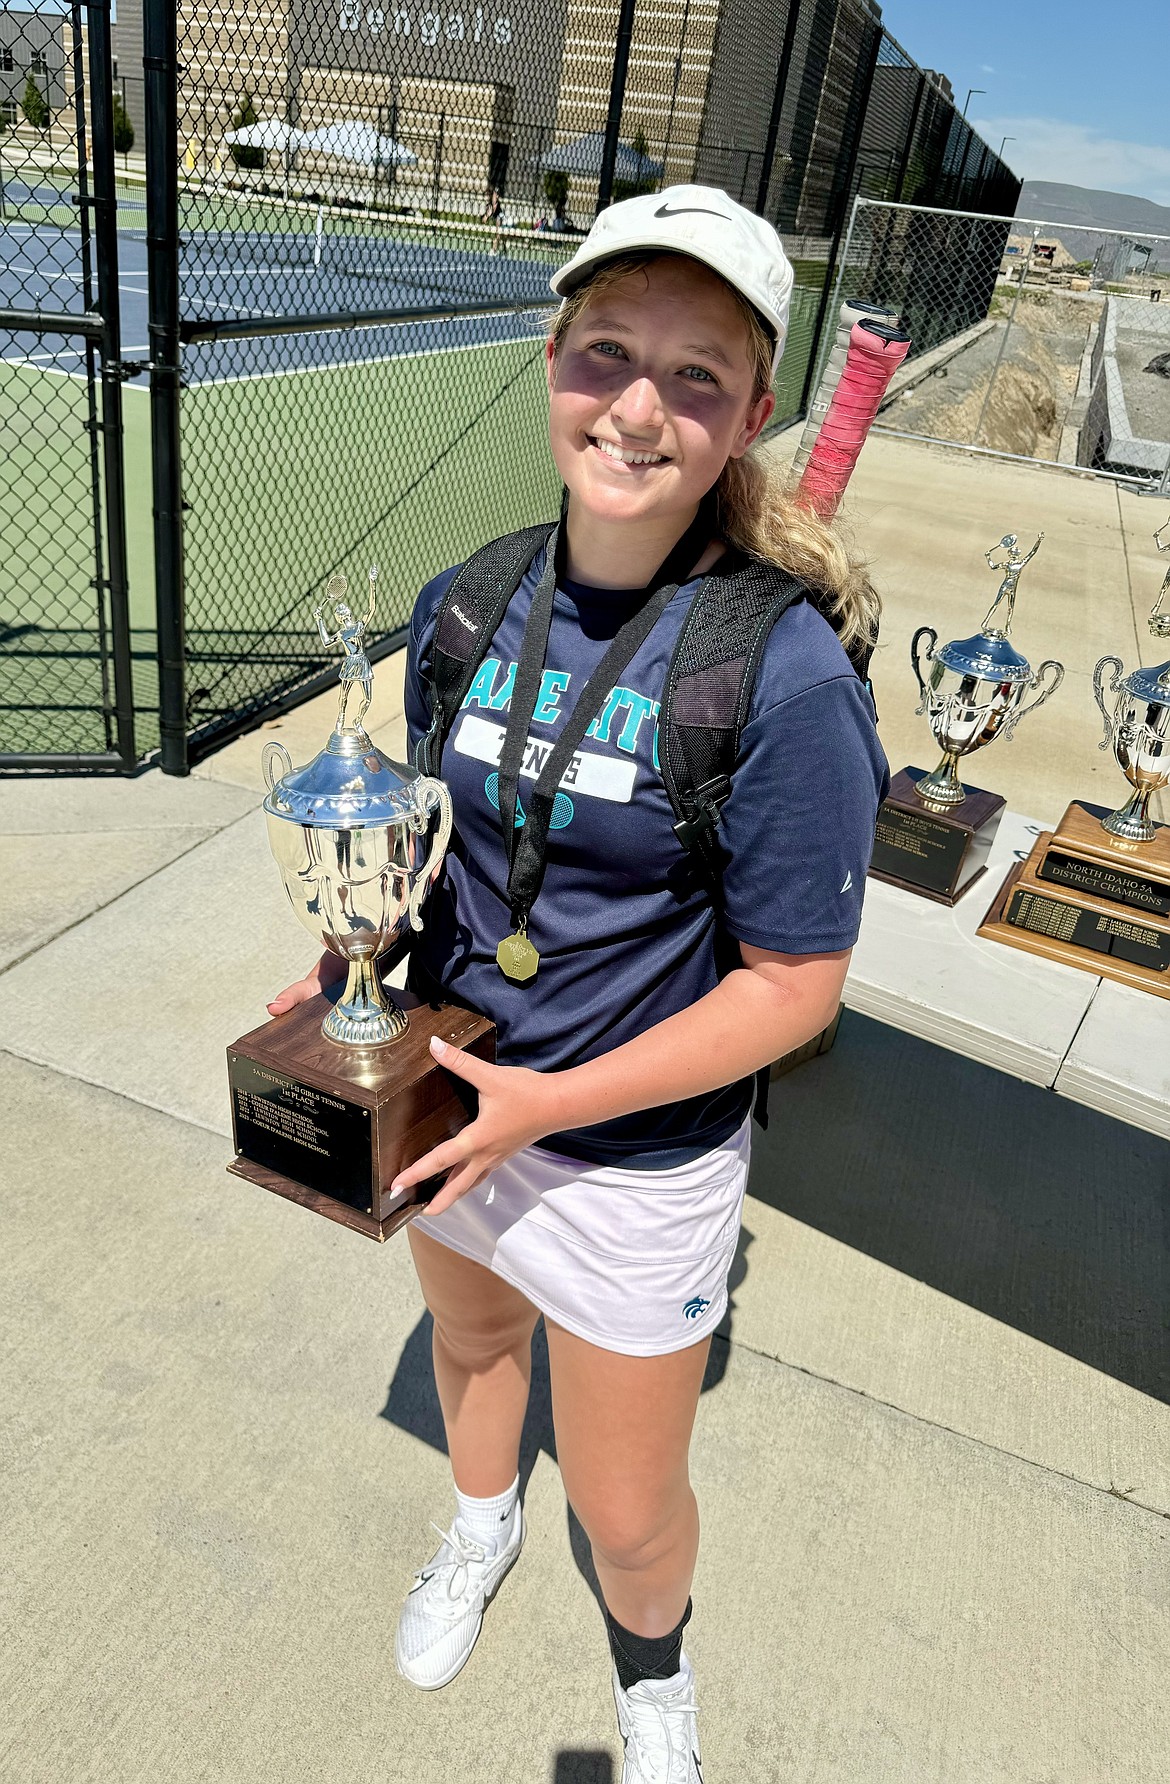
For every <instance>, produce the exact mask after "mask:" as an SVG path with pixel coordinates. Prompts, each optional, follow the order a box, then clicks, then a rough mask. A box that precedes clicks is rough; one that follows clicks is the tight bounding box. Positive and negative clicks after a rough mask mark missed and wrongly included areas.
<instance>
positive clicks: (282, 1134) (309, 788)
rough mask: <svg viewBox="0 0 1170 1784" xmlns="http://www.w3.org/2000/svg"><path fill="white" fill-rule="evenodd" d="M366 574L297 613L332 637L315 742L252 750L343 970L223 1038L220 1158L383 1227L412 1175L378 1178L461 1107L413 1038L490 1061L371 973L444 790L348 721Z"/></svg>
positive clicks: (415, 906)
mask: <svg viewBox="0 0 1170 1784" xmlns="http://www.w3.org/2000/svg"><path fill="white" fill-rule="evenodd" d="M376 578H377V572H376V571H375V570H371V571H370V586H369V593H368V596H367V600H366V603H365V607H364V611H363V612H362V613H361V614H360V615H355V613H354V611H353V609H352V608H351V607H350V605H349V602H348V599H347V596H348V586H349V585H348V583H347V581H346V579H345V577H344V576H335V577H334V578H333V579H332V580H331V581H330V583H329V586H328V589H327V590H326V594H325V597H324V599H323V600H322V601H321V602H320V604H319V605H318V606H317V608H316V609H315V611H314V617H315V619H316V621H317V626H318V629H319V631H320V633H321V637H322V640H323V642H324V643H325V644H326V645H328V646H335V645H337V644H340V645H341V647H342V649H343V650H344V652H345V656H344V660H343V662H342V665H341V668H340V671H339V675H340V680H341V698H340V704H339V707H338V713H337V723H336V725H335V727H334V729H333V732H332V733H331V735H330V737H329V740H328V742H327V743H326V745H325V747H324V749H323V750H321V751H320V753H319V754H318V755H317V756H315V757H314V759H313V760H312V761H311V762H310V763H309V764H308V765H307V766H306V767H304V768H299V769H297V768H294V767H293V764H292V761H291V760H290V758H289V755H288V752H287V750H286V749H285V748H284V745H283V744H281V743H276V742H272V743H268V744H266V745H265V748H264V752H263V756H262V758H261V760H262V763H263V769H264V778H265V780H266V781H267V783H268V796H267V798H266V799H265V801H264V817H265V822H266V824H267V826H268V841H269V846H270V847H271V849H272V853H273V855H274V856H275V858H276V863H277V866H278V867H279V868H280V873H281V878H282V880H283V882H284V889H285V892H286V893H287V894H288V898H289V902H290V903H291V905H292V907H293V909H294V910H295V911H296V913H297V916H298V917H299V918H300V920H301V922H302V923H303V924H304V926H305V928H306V929H307V930H308V931H309V933H310V934H311V935H312V936H313V938H314V940H315V941H316V942H317V943H318V944H319V945H320V946H321V947H322V948H325V949H328V950H330V951H331V952H332V953H334V954H336V955H337V956H338V957H339V958H340V959H341V960H342V961H344V962H345V965H346V967H347V969H348V977H347V980H346V983H345V986H344V988H343V989H342V991H341V994H340V996H338V997H335V998H334V997H330V996H327V995H325V994H321V995H320V996H317V997H314V998H311V999H310V1000H309V1001H307V1002H305V1003H302V1004H297V1005H296V1006H295V1007H294V1008H293V1009H291V1010H289V1011H287V1012H286V1013H285V1014H284V1015H282V1016H276V1017H273V1018H272V1019H271V1020H270V1021H268V1022H266V1023H264V1024H263V1025H262V1026H261V1027H260V1028H257V1029H253V1030H252V1032H251V1033H249V1034H246V1035H243V1036H241V1038H240V1039H239V1040H238V1041H236V1042H235V1043H234V1044H233V1045H232V1046H231V1047H229V1048H228V1082H229V1088H230V1091H231V1102H232V1133H233V1138H234V1141H235V1150H236V1156H235V1158H234V1160H233V1161H232V1163H231V1164H230V1165H229V1166H228V1170H229V1171H232V1172H234V1173H235V1175H236V1176H238V1177H244V1178H246V1179H248V1181H249V1182H252V1183H256V1184H259V1185H260V1186H261V1187H262V1188H264V1189H268V1190H272V1191H273V1192H274V1193H275V1194H277V1195H281V1196H284V1197H286V1198H287V1199H288V1200H290V1201H294V1202H298V1203H300V1204H301V1206H303V1207H306V1208H310V1209H312V1210H313V1211H314V1212H315V1213H318V1214H324V1215H326V1216H327V1217H328V1218H329V1219H330V1220H336V1221H339V1222H340V1223H341V1224H342V1225H344V1226H348V1227H351V1228H353V1229H354V1230H355V1231H357V1232H361V1233H365V1234H366V1235H367V1236H368V1237H370V1238H372V1239H386V1238H389V1236H390V1234H391V1233H393V1232H395V1231H397V1229H398V1228H399V1227H400V1226H402V1225H403V1224H404V1223H405V1222H406V1221H407V1220H409V1219H411V1218H412V1217H413V1216H414V1215H415V1214H417V1213H418V1212H419V1210H420V1208H422V1207H423V1206H425V1204H426V1201H427V1186H425V1185H423V1186H420V1187H419V1189H418V1190H410V1191H407V1192H405V1193H399V1194H397V1195H396V1194H395V1193H394V1191H393V1188H392V1185H393V1182H394V1179H395V1177H396V1176H397V1175H398V1173H399V1172H400V1171H402V1170H404V1169H405V1168H406V1166H408V1165H410V1164H413V1162H414V1161H415V1160H416V1159H418V1158H421V1157H422V1156H423V1155H424V1153H426V1152H429V1151H430V1150H431V1148H432V1147H434V1146H437V1145H439V1144H441V1142H442V1141H443V1140H445V1139H449V1138H450V1137H451V1136H452V1135H454V1134H456V1133H458V1131H459V1129H460V1128H461V1127H463V1126H464V1125H465V1124H466V1123H467V1122H468V1121H469V1120H470V1119H471V1109H470V1107H469V1106H468V1097H467V1092H466V1087H465V1086H464V1085H463V1083H462V1082H461V1080H459V1079H457V1078H455V1077H454V1076H453V1075H452V1074H450V1073H448V1072H444V1071H443V1069H442V1067H441V1066H439V1065H437V1064H436V1062H435V1060H434V1058H433V1057H432V1055H431V1052H430V1045H429V1043H430V1040H431V1037H432V1036H433V1035H438V1036H439V1038H440V1039H441V1040H445V1041H448V1042H450V1043H451V1044H452V1045H453V1046H456V1047H461V1048H467V1049H468V1050H469V1051H471V1052H474V1053H476V1054H477V1055H478V1056H479V1057H480V1058H483V1059H491V1058H493V1057H494V1053H495V1030H494V1028H493V1026H492V1024H491V1023H490V1022H489V1021H487V1020H486V1018H484V1017H482V1016H478V1015H475V1014H474V1013H473V1012H471V1011H469V1010H465V1009H462V1008H460V1007H459V1006H458V1005H455V1004H447V1003H435V1004H424V1003H422V1002H420V1000H419V999H418V998H412V997H409V996H405V997H404V998H403V999H402V1000H401V1002H399V1001H397V1000H395V999H393V998H391V997H390V996H389V995H388V994H387V992H386V990H385V989H384V987H383V984H382V980H381V976H380V971H379V962H380V961H383V960H384V959H385V956H386V955H387V954H388V953H389V951H390V950H391V948H393V947H394V945H395V943H396V942H398V941H399V939H400V938H401V937H402V936H404V935H405V934H406V933H407V931H408V930H409V929H412V928H413V929H419V928H421V926H422V918H421V906H422V903H423V900H424V899H425V897H426V895H427V892H428V891H429V890H430V887H431V885H432V884H433V882H434V879H435V876H436V875H437V873H438V871H439V868H440V866H441V864H442V860H443V855H444V853H445V851H446V847H447V842H448V839H449V837H450V834H451V797H450V794H449V793H448V791H447V788H446V787H445V786H444V784H443V782H442V781H440V780H436V779H435V778H434V777H433V776H429V775H420V774H416V773H415V772H414V771H413V770H412V769H410V768H408V767H405V766H404V765H403V764H401V763H396V762H393V761H391V760H390V758H389V757H388V756H386V755H384V754H383V753H382V751H381V750H379V749H378V748H377V746H376V745H375V744H374V743H373V742H372V740H371V739H370V737H369V735H368V734H367V732H366V731H365V730H364V729H363V727H362V719H363V718H364V717H365V714H366V712H367V711H368V709H369V704H370V695H371V691H372V685H373V671H372V669H371V666H370V661H369V658H368V657H367V656H366V653H365V649H364V634H365V631H366V628H367V627H368V625H369V623H370V621H371V620H372V618H373V614H374V599H375V588H376ZM358 690H360V698H359V700H358V703H357V710H356V711H355V712H354V713H353V715H352V716H349V713H348V706H349V702H350V700H351V699H352V698H354V696H355V692H356V691H358ZM278 770H279V773H278ZM436 820H437V821H436ZM432 825H434V834H433V835H432V834H431V830H432ZM435 1187H437V1185H436V1186H435Z"/></svg>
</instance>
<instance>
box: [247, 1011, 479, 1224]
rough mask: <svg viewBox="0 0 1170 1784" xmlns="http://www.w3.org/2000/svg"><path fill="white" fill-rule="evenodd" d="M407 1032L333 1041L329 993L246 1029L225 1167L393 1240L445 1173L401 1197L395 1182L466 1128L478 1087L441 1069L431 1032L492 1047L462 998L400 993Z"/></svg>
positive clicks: (474, 1048) (466, 1044)
mask: <svg viewBox="0 0 1170 1784" xmlns="http://www.w3.org/2000/svg"><path fill="white" fill-rule="evenodd" d="M394 999H395V1002H396V1003H397V1004H398V1005H399V1006H400V1007H401V1008H402V1009H403V1010H405V1012H406V1014H407V1019H408V1026H407V1031H406V1033H405V1034H404V1035H403V1036H402V1038H401V1039H400V1040H397V1041H392V1042H390V1043H389V1044H388V1045H385V1046H381V1047H346V1046H340V1045H339V1044H338V1043H337V1042H335V1041H330V1040H327V1039H326V1037H325V1036H324V1035H323V1034H322V1033H321V1023H322V1020H323V1019H324V1017H325V1016H326V1015H327V1014H328V1013H329V1007H330V1003H331V1001H332V1000H331V999H330V998H329V997H327V996H325V995H324V993H322V994H321V995H319V996H317V997H313V998H310V999H309V1000H308V1001H307V1002H306V1003H302V1004H297V1005H296V1007H295V1008H294V1009H291V1010H289V1011H288V1013H287V1014H286V1015H283V1016H276V1017H273V1018H272V1019H271V1020H269V1021H268V1022H265V1023H264V1024H263V1026H262V1027H260V1028H254V1029H253V1030H252V1031H251V1033H250V1034H246V1035H243V1036H241V1038H240V1039H239V1040H238V1041H237V1042H236V1043H235V1045H234V1046H233V1047H229V1048H228V1056H227V1057H228V1081H229V1084H230V1087H231V1098H232V1137H233V1140H234V1142H235V1149H236V1157H235V1159H234V1161H233V1162H232V1163H231V1164H230V1165H229V1166H228V1167H227V1168H228V1170H229V1171H234V1172H235V1174H236V1176H238V1177H246V1178H247V1179H248V1181H249V1182H251V1183H258V1184H260V1185H261V1187H262V1188H264V1189H270V1190H273V1191H274V1192H275V1194H277V1195H281V1196H286V1197H288V1199H289V1200H290V1201H293V1202H299V1203H300V1204H301V1205H302V1207H305V1208H311V1209H313V1210H314V1211H315V1212H316V1213H318V1214H324V1215H326V1216H327V1217H328V1218H329V1219H330V1220H336V1221H340V1222H341V1224H342V1225H343V1226H347V1227H352V1228H353V1229H354V1230H355V1231H356V1232H359V1233H366V1234H367V1235H368V1236H369V1237H370V1238H371V1239H388V1238H389V1237H390V1235H391V1233H394V1232H397V1230H398V1228H399V1227H400V1226H404V1225H405V1223H406V1222H407V1221H408V1220H410V1219H412V1218H413V1216H414V1215H416V1214H417V1213H419V1212H420V1210H421V1209H422V1208H424V1207H425V1206H426V1203H427V1202H428V1201H429V1200H430V1198H431V1196H432V1195H434V1194H435V1192H436V1191H437V1190H438V1188H439V1180H438V1179H436V1180H435V1181H434V1182H432V1183H431V1184H429V1185H428V1184H420V1185H419V1186H417V1188H415V1189H410V1190H407V1191H406V1192H405V1194H402V1195H398V1196H395V1195H393V1194H392V1193H391V1190H390V1185H391V1183H392V1182H393V1181H394V1178H395V1177H396V1176H397V1174H398V1172H399V1171H401V1170H404V1169H405V1168H406V1166H407V1165H408V1164H411V1163H413V1161H414V1160H415V1159H416V1158H421V1157H422V1155H423V1153H424V1152H429V1151H430V1150H431V1148H432V1146H438V1145H440V1144H441V1143H442V1142H443V1141H444V1140H447V1139H450V1138H451V1137H452V1136H453V1135H454V1134H457V1133H458V1132H459V1129H460V1128H461V1127H465V1126H466V1124H467V1123H468V1121H470V1120H471V1118H472V1116H473V1114H474V1101H475V1093H474V1091H473V1090H471V1088H470V1086H469V1085H467V1084H465V1083H464V1082H463V1080H462V1079H460V1078H456V1077H454V1076H453V1075H452V1074H451V1073H450V1072H445V1071H444V1070H443V1068H442V1066H440V1065H438V1064H437V1063H436V1061H435V1059H434V1057H433V1055H432V1053H431V1050H430V1040H431V1037H432V1035H438V1036H439V1038H440V1040H444V1041H449V1042H450V1044H451V1045H452V1046H453V1047H460V1048H462V1049H464V1050H465V1051H466V1052H469V1053H474V1054H476V1055H477V1056H478V1057H479V1058H480V1059H488V1060H490V1059H493V1058H494V1057H495V1028H494V1026H493V1024H492V1023H491V1022H489V1021H488V1020H487V1018H486V1017H485V1016H477V1015H475V1014H474V1013H473V1012H472V1011H470V1010H464V1009H460V1008H459V1007H458V1006H457V1005H455V1004H425V1003H422V1002H420V1000H419V999H418V998H416V997H412V996H411V994H410V993H409V992H404V991H396V992H395V994H394Z"/></svg>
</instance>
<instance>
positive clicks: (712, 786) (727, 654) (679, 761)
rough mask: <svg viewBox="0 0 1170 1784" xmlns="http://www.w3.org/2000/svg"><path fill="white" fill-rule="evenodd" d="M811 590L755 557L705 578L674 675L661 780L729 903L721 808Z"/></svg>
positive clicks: (687, 842) (687, 837) (678, 830)
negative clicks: (765, 662) (788, 628)
mask: <svg viewBox="0 0 1170 1784" xmlns="http://www.w3.org/2000/svg"><path fill="white" fill-rule="evenodd" d="M806 593H807V590H806V588H805V585H804V583H803V582H801V581H800V579H799V577H796V576H790V575H788V574H787V573H786V572H785V571H783V570H780V569H777V567H776V566H775V565H774V564H769V563H765V562H763V561H762V560H760V559H757V558H749V559H742V560H741V561H740V564H739V567H738V568H736V569H733V570H732V572H731V573H730V574H729V575H710V576H705V577H704V578H703V581H702V582H701V583H700V584H699V587H698V589H697V590H696V592H695V596H694V599H693V600H692V602H691V605H690V609H689V611H688V613H687V617H686V619H685V620H684V621H683V624H682V629H681V631H680V632H679V636H678V642H677V643H676V645H675V648H674V654H673V656H672V657H671V660H670V668H669V669H668V671H667V675H666V691H665V694H664V696H663V701H662V712H661V716H660V719H659V725H658V737H659V760H660V763H661V767H662V778H663V780H664V782H665V783H666V790H667V793H668V794H669V796H670V802H671V804H672V805H673V807H674V809H675V813H676V814H677V819H676V823H675V826H674V828H675V834H676V835H677V836H678V839H679V841H680V842H681V843H682V844H683V846H684V848H687V849H692V850H693V851H694V852H695V855H696V857H697V859H698V861H699V862H700V863H701V865H702V868H703V870H704V872H705V874H706V877H707V880H708V882H709V884H710V886H711V890H712V892H713V894H714V896H715V898H716V908H718V904H719V902H721V893H722V885H723V859H722V853H721V850H720V847H719V841H718V835H717V830H718V823H719V812H720V808H721V807H722V805H723V803H724V801H725V800H726V798H727V795H728V794H729V793H730V791H731V771H732V769H733V767H734V766H735V758H736V756H737V755H738V753H739V740H740V736H741V734H742V732H743V727H744V725H745V723H746V722H747V716H748V710H749V708H750V706H751V699H752V690H753V688H754V687H755V681H756V671H757V670H758V668H759V665H760V658H761V656H762V655H763V652H764V646H765V645H766V643H767V642H768V635H769V633H770V632H771V630H772V627H773V626H774V625H775V623H776V621H777V620H778V619H779V617H780V615H781V614H782V613H783V612H784V610H785V609H786V608H787V607H790V606H791V605H792V603H793V602H794V601H799V600H801V599H802V598H803V597H804V596H805V595H806Z"/></svg>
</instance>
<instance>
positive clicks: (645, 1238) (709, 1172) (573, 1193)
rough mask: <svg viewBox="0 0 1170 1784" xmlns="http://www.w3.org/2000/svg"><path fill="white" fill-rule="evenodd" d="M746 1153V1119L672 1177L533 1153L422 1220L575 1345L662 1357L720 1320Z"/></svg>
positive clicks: (670, 1172) (419, 1223) (424, 1228)
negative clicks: (526, 1301) (505, 1284)
mask: <svg viewBox="0 0 1170 1784" xmlns="http://www.w3.org/2000/svg"><path fill="white" fill-rule="evenodd" d="M750 1152H751V1122H750V1119H749V1120H747V1121H745V1122H744V1124H743V1126H742V1127H741V1128H740V1129H739V1131H738V1133H736V1134H733V1135H732V1137H731V1138H730V1139H729V1140H725V1141H724V1142H723V1143H722V1144H721V1145H719V1146H716V1147H714V1148H713V1150H712V1151H710V1152H706V1153H704V1154H703V1156H702V1157H701V1158H696V1159H694V1160H692V1162H691V1163H690V1164H685V1165H671V1166H670V1167H669V1168H667V1169H664V1170H653V1171H630V1170H625V1169H619V1168H618V1167H616V1166H612V1165H593V1164H587V1163H585V1162H584V1161H583V1160H582V1159H579V1158H565V1157H564V1156H563V1155H561V1154H560V1153H556V1152H545V1151H543V1150H542V1149H541V1148H540V1147H537V1146H528V1147H526V1148H525V1150H524V1151H523V1152H518V1153H516V1154H515V1156H514V1157H512V1158H510V1159H508V1160H507V1161H506V1162H505V1163H504V1164H502V1165H501V1166H500V1167H499V1169H498V1170H496V1171H493V1173H492V1175H491V1176H490V1177H488V1178H486V1179H485V1180H484V1182H483V1183H481V1184H480V1185H479V1186H478V1188H476V1189H473V1190H470V1191H469V1192H468V1194H467V1195H465V1196H462V1197H460V1199H459V1201H457V1202H456V1203H455V1204H454V1206H453V1207H451V1208H448V1209H447V1210H446V1211H445V1212H444V1213H443V1214H437V1215H423V1214H420V1215H418V1216H416V1218H415V1222H414V1224H415V1226H416V1227H418V1229H419V1230H420V1232H424V1233H426V1234H427V1235H428V1236H429V1237H430V1238H432V1239H437V1240H438V1241H439V1243H440V1244H442V1245H448V1246H450V1248H451V1250H452V1251H458V1252H460V1253H461V1254H462V1256H464V1257H468V1258H472V1259H473V1260H474V1261H475V1262H476V1263H478V1264H483V1265H485V1266H486V1268H487V1269H489V1270H491V1271H492V1272H493V1273H494V1274H495V1275H496V1276H499V1277H502V1278H503V1280H504V1281H505V1282H510V1283H511V1284H512V1286H513V1288H518V1289H519V1290H520V1292H521V1294H523V1295H526V1296H527V1297H528V1299H529V1300H530V1301H531V1302H532V1304H533V1305H534V1306H535V1307H538V1308H539V1309H540V1311H541V1312H542V1313H543V1314H546V1315H547V1316H548V1318H549V1319H552V1320H555V1321H556V1323H557V1324H558V1325H560V1326H564V1328H565V1329H566V1331H569V1332H573V1333H575V1334H576V1336H577V1337H578V1338H585V1339H587V1340H588V1342H589V1343H590V1344H596V1345H599V1346H600V1347H601V1349H603V1350H616V1351H620V1352H622V1353H623V1354H625V1355H627V1356H635V1357H651V1356H661V1355H663V1354H664V1353H665V1352H667V1351H672V1350H683V1349H685V1348H686V1346H687V1345H689V1344H695V1343H697V1342H698V1340H699V1339H700V1338H706V1337H707V1336H708V1334H709V1333H711V1332H712V1331H714V1329H715V1327H716V1326H717V1325H718V1324H719V1321H720V1320H721V1319H722V1318H723V1315H724V1312H725V1311H726V1308H727V1276H728V1272H729V1271H730V1269H731V1264H732V1260H733V1258H734V1257H735V1247H736V1242H737V1240H738V1237H739V1225H740V1217H741V1214H742V1211H743V1197H744V1189H745V1186H746V1184H747V1174H748V1160H749V1155H750Z"/></svg>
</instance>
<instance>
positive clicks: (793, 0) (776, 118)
mask: <svg viewBox="0 0 1170 1784" xmlns="http://www.w3.org/2000/svg"><path fill="white" fill-rule="evenodd" d="M799 17H800V0H788V18H787V20H786V21H785V25H784V42H783V43H782V45H781V46H780V62H779V66H778V67H777V69H776V85H775V87H774V89H773V92H772V111H771V115H770V117H769V118H768V134H767V136H766V137H765V139H764V159H763V162H762V164H761V166H760V183H759V185H758V186H757V188H756V211H757V212H758V214H759V215H760V216H761V217H762V216H763V215H764V206H765V205H766V204H767V202H768V187H769V186H770V185H771V184H772V163H773V162H774V161H775V159H776V138H777V137H778V136H779V134H780V117H781V114H782V112H783V110H784V99H785V95H786V93H787V89H788V71H789V69H790V68H791V67H792V46H793V44H794V43H795V42H796V21H797V19H798V18H799Z"/></svg>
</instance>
